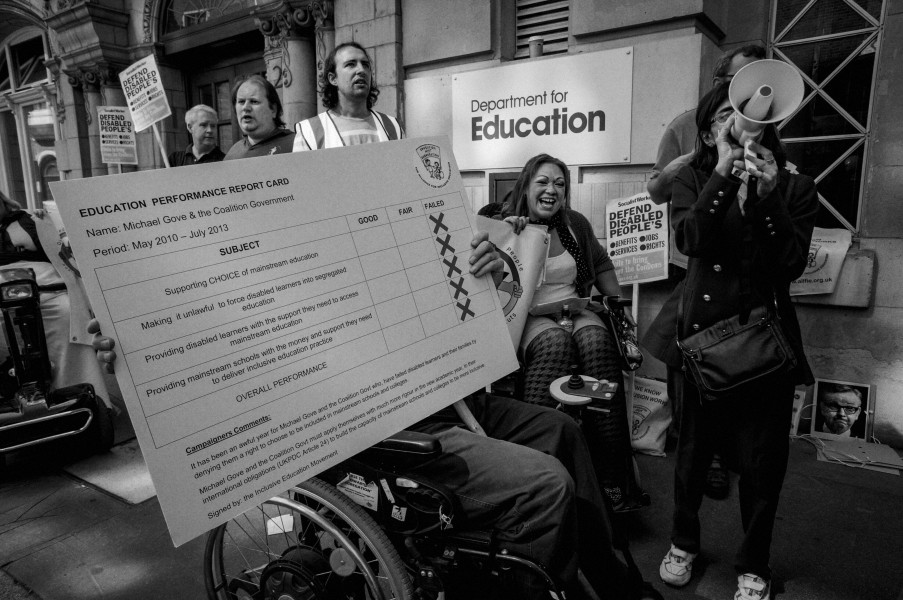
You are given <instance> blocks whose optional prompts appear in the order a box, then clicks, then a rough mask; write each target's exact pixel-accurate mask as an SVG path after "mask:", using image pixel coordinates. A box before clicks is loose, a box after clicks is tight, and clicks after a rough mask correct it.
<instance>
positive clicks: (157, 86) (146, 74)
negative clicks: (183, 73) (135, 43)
mask: <svg viewBox="0 0 903 600" xmlns="http://www.w3.org/2000/svg"><path fill="white" fill-rule="evenodd" d="M119 81H120V83H121V84H122V91H123V92H125V99H126V102H128V105H129V111H131V114H132V119H133V121H134V125H135V131H144V130H145V129H147V128H148V127H150V126H151V125H153V124H154V123H156V122H157V121H160V120H162V119H165V118H166V117H168V116H169V115H171V114H172V111H171V110H170V108H169V100H167V98H166V90H165V89H163V78H162V77H160V70H159V69H158V68H157V61H156V60H154V55H153V54H149V55H147V56H145V57H144V58H142V59H141V60H139V61H137V62H134V63H132V64H131V65H129V66H128V67H126V68H125V70H124V71H122V72H121V73H120V74H119Z"/></svg>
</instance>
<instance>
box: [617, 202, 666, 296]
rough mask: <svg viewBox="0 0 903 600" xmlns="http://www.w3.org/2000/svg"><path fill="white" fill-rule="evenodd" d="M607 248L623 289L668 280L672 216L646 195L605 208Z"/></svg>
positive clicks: (664, 207)
mask: <svg viewBox="0 0 903 600" xmlns="http://www.w3.org/2000/svg"><path fill="white" fill-rule="evenodd" d="M605 238H606V239H605V245H606V250H608V255H609V256H610V257H611V261H612V262H613V263H614V265H615V271H617V273H618V282H620V284H621V285H627V284H628V283H645V282H649V281H658V280H660V279H667V278H668V214H667V207H666V206H659V205H658V204H655V203H654V202H653V201H652V199H651V198H650V197H649V194H648V193H646V192H643V193H641V194H636V195H634V196H631V197H629V198H621V199H618V200H611V201H609V202H608V204H606V205H605Z"/></svg>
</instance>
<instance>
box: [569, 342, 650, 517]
mask: <svg viewBox="0 0 903 600" xmlns="http://www.w3.org/2000/svg"><path fill="white" fill-rule="evenodd" d="M574 342H575V343H576V345H577V351H578V354H579V357H580V364H581V367H582V368H581V371H580V372H581V373H583V374H584V375H589V376H590V377H594V378H596V379H606V380H608V381H610V382H612V383H616V384H617V385H618V391H617V394H615V397H614V401H613V402H612V403H611V404H610V405H609V406H608V408H609V409H610V410H609V412H608V413H599V412H595V411H585V412H584V416H583V419H584V422H585V424H586V425H587V427H586V428H585V429H584V432H585V434H586V439H587V442H588V443H589V447H590V451H591V452H592V455H593V461H594V464H595V465H596V472H597V474H598V477H599V483H600V484H601V485H602V487H603V489H604V490H605V493H606V494H607V495H608V497H609V498H610V499H611V502H612V504H613V505H614V507H615V510H618V509H619V508H621V507H627V506H628V505H632V506H634V507H635V506H636V504H637V503H639V496H640V495H641V494H642V491H641V490H639V489H638V485H637V483H636V481H635V477H634V471H633V448H632V446H631V444H630V423H629V422H628V416H627V394H626V390H625V389H624V376H623V373H622V372H621V363H620V359H619V357H618V353H617V350H616V349H615V348H614V344H615V340H614V338H613V337H612V335H611V332H610V331H609V330H608V328H606V327H603V326H601V325H599V326H595V325H590V326H586V327H582V328H580V329H578V330H577V331H575V332H574Z"/></svg>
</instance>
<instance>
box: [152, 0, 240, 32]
mask: <svg viewBox="0 0 903 600" xmlns="http://www.w3.org/2000/svg"><path fill="white" fill-rule="evenodd" d="M254 6H256V3H255V2H254V0H166V2H165V3H164V5H163V11H162V12H161V13H160V17H161V19H162V21H163V22H162V24H161V30H160V33H161V34H163V35H165V34H167V33H172V32H174V31H178V30H180V29H185V28H186V27H191V26H192V25H200V24H201V23H206V22H207V21H213V20H215V19H218V18H219V17H222V16H225V15H228V14H230V13H235V12H239V11H243V12H244V13H245V14H247V12H248V10H249V9H252V8H254Z"/></svg>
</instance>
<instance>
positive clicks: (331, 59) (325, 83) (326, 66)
mask: <svg viewBox="0 0 903 600" xmlns="http://www.w3.org/2000/svg"><path fill="white" fill-rule="evenodd" d="M343 48H357V49H358V50H360V51H361V52H363V53H364V56H366V57H367V61H368V62H369V63H370V95H368V96H367V108H368V109H369V108H373V105H374V104H376V99H377V98H379V89H378V88H377V87H376V81H375V80H374V79H373V61H372V60H370V55H369V54H368V53H367V50H366V49H364V47H363V46H361V45H360V44H358V43H357V42H345V43H344V44H339V45H338V46H336V47H335V48H334V49H333V51H332V52H330V53H329V56H327V57H326V61H325V62H324V63H323V71H322V73H320V76H319V77H318V79H319V81H318V84H319V87H320V98H321V99H322V100H323V106H325V107H326V108H327V109H333V108H335V107H336V106H338V105H339V88H337V87H336V86H334V85H332V84H331V83H329V74H330V73H332V74H333V75H335V72H336V71H335V70H336V62H335V57H336V54H338V53H339V50H342V49H343Z"/></svg>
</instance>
